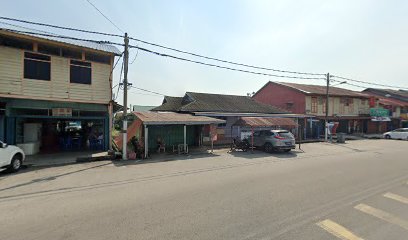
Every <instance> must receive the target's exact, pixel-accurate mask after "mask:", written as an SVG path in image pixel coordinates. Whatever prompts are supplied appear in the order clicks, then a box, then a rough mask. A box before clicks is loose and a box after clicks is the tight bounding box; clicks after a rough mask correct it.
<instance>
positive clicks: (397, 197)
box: [383, 192, 408, 204]
mask: <svg viewBox="0 0 408 240" xmlns="http://www.w3.org/2000/svg"><path fill="white" fill-rule="evenodd" d="M383 196H384V197H386V198H389V199H392V200H395V201H398V202H401V203H405V204H408V198H406V197H403V196H400V195H397V194H394V193H390V192H387V193H386V194H384V195H383Z"/></svg>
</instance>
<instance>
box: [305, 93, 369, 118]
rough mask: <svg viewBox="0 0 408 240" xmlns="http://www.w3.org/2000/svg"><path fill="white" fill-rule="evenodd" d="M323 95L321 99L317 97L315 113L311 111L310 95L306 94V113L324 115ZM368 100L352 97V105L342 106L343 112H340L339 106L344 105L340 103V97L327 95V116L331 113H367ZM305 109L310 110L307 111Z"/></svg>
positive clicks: (331, 114)
mask: <svg viewBox="0 0 408 240" xmlns="http://www.w3.org/2000/svg"><path fill="white" fill-rule="evenodd" d="M324 99H325V97H324V96H323V97H322V100H320V99H319V97H317V103H318V105H317V113H312V112H311V109H312V97H311V96H306V97H305V100H306V113H307V114H312V115H316V116H325V113H324V110H323V108H324V105H323V102H324ZM368 104H369V103H368V100H366V101H364V102H363V103H362V101H361V99H359V98H353V105H352V106H345V107H344V112H342V111H341V110H342V108H341V106H342V105H344V104H343V103H340V97H329V114H328V115H329V116H333V114H336V115H355V116H358V115H359V114H368V113H369V105H368ZM307 110H310V111H309V112H308V111H307Z"/></svg>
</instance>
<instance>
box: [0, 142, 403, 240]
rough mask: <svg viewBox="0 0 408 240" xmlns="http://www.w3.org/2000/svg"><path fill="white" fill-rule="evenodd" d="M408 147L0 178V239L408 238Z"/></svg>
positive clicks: (226, 157) (306, 149)
mask: <svg viewBox="0 0 408 240" xmlns="http://www.w3.org/2000/svg"><path fill="white" fill-rule="evenodd" d="M407 148H408V141H397V140H356V141H348V142H347V143H346V144H330V143H310V144H304V145H302V150H299V149H296V150H294V151H293V152H291V153H274V154H267V153H263V152H255V153H253V154H251V153H250V152H246V153H244V152H233V153H227V152H226V150H217V151H215V152H214V154H213V155H195V156H194V155H193V156H188V157H185V158H182V159H181V160H178V161H165V162H156V163H146V164H137V163H135V162H133V161H127V162H111V161H102V162H92V163H86V164H76V165H68V166H64V167H52V168H45V169H30V168H28V169H25V170H22V171H21V172H19V173H18V174H3V173H2V174H0V212H1V218H0V236H1V237H0V238H1V239H7V240H14V239H25V240H29V239H374V240H380V239H407V236H408V185H407V184H408V158H407V153H408V149H407Z"/></svg>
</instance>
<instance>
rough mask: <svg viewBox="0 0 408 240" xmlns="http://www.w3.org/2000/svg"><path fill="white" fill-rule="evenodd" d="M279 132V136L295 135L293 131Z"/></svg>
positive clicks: (288, 136)
mask: <svg viewBox="0 0 408 240" xmlns="http://www.w3.org/2000/svg"><path fill="white" fill-rule="evenodd" d="M278 134H279V136H281V137H284V138H292V137H293V135H292V133H290V132H279V133H278Z"/></svg>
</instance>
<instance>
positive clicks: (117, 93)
mask: <svg viewBox="0 0 408 240" xmlns="http://www.w3.org/2000/svg"><path fill="white" fill-rule="evenodd" d="M122 72H123V61H122V67H121V69H120V76H119V83H118V90H117V91H116V95H115V99H113V101H116V99H118V96H119V89H120V84H121V82H122Z"/></svg>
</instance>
